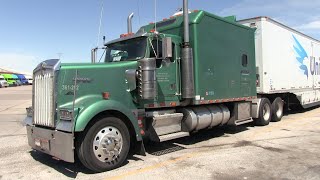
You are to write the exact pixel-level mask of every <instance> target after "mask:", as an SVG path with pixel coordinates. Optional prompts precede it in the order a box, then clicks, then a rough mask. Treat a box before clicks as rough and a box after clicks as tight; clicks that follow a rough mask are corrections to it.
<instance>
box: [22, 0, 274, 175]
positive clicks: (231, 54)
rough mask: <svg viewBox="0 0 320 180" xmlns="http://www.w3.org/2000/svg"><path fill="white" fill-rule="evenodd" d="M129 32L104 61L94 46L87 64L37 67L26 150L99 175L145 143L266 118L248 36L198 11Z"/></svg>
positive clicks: (111, 46)
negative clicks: (258, 95) (30, 148)
mask: <svg viewBox="0 0 320 180" xmlns="http://www.w3.org/2000/svg"><path fill="white" fill-rule="evenodd" d="M186 9H188V8H187V1H186V0H184V12H187V11H186ZM131 17H132V16H130V17H129V18H128V22H129V23H128V27H131ZM189 18H190V20H189ZM156 27H157V29H156ZM130 29H131V28H128V33H127V34H125V35H121V37H120V38H119V39H116V40H113V41H110V42H108V43H106V44H105V47H103V49H104V50H105V58H104V63H97V62H95V59H96V49H93V50H92V63H60V61H59V60H56V59H51V60H46V61H44V62H42V63H40V64H39V65H38V66H37V67H36V68H35V70H34V71H33V77H34V83H33V103H32V107H30V108H27V112H28V116H27V118H26V120H25V121H26V124H27V126H26V127H27V134H28V142H29V145H30V146H31V147H32V148H33V149H35V150H38V151H41V152H44V153H47V154H50V155H52V156H54V157H56V158H58V159H61V160H64V161H67V162H74V161H75V156H77V157H78V159H79V160H80V161H81V163H82V164H83V165H84V166H86V167H87V168H89V169H91V170H93V171H95V172H101V171H106V170H110V169H114V168H117V167H119V166H120V165H121V164H122V163H123V162H124V161H125V160H126V158H127V155H128V152H129V150H131V151H134V152H135V153H138V154H141V155H144V154H145V149H144V144H143V139H149V140H151V141H157V142H162V141H167V140H171V139H175V138H180V137H184V136H189V135H190V134H191V133H194V132H198V131H199V130H202V129H211V128H212V127H214V126H222V125H240V124H244V123H248V122H252V121H253V120H255V122H256V124H258V125H267V124H268V123H269V121H270V120H271V105H270V102H269V100H268V99H263V98H262V99H260V98H257V97H256V84H255V82H256V77H255V76H256V72H255V59H254V58H255V52H254V29H252V28H249V27H246V26H243V25H240V24H237V23H236V22H235V21H234V20H232V18H230V17H228V18H222V17H218V16H215V15H213V14H210V13H208V12H205V11H194V12H191V13H190V14H189V13H184V15H183V16H181V15H178V16H174V17H171V18H170V19H167V20H163V21H161V22H158V23H157V25H155V24H149V25H146V26H143V27H141V28H140V29H139V31H138V32H137V33H136V34H133V33H132V32H131V30H130Z"/></svg>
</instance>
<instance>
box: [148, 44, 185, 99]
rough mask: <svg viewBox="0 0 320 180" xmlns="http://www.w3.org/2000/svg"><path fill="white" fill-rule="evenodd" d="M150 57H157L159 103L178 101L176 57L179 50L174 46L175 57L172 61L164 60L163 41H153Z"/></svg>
mask: <svg viewBox="0 0 320 180" xmlns="http://www.w3.org/2000/svg"><path fill="white" fill-rule="evenodd" d="M149 51H150V57H156V64H157V69H156V78H157V84H158V86H157V88H158V99H157V101H158V102H159V103H161V102H166V101H177V100H178V98H177V96H176V92H177V89H178V88H179V87H177V83H178V82H177V77H176V76H177V64H176V63H177V62H176V58H177V57H176V55H177V54H178V52H177V51H178V48H176V45H175V44H174V43H173V44H172V52H173V57H172V58H170V59H162V58H161V57H162V42H161V40H153V41H152V46H150V50H149Z"/></svg>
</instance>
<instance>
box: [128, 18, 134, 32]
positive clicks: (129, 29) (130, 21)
mask: <svg viewBox="0 0 320 180" xmlns="http://www.w3.org/2000/svg"><path fill="white" fill-rule="evenodd" d="M133 15H134V13H131V14H130V15H129V16H128V19H127V28H128V34H131V33H132V18H133Z"/></svg>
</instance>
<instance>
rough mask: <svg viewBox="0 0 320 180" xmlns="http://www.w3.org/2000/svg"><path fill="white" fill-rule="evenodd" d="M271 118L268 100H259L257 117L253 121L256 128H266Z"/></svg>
mask: <svg viewBox="0 0 320 180" xmlns="http://www.w3.org/2000/svg"><path fill="white" fill-rule="evenodd" d="M271 116H272V108H271V103H270V101H269V99H267V98H261V101H260V107H259V117H258V118H257V119H255V124H256V125H258V126H266V125H268V124H269V122H270V120H271Z"/></svg>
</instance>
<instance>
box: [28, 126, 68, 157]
mask: <svg viewBox="0 0 320 180" xmlns="http://www.w3.org/2000/svg"><path fill="white" fill-rule="evenodd" d="M26 127H27V135H28V143H29V145H30V146H31V147H32V149H35V150H38V151H41V152H43V153H46V154H49V155H51V156H54V157H56V158H58V159H61V160H64V161H66V162H74V144H73V140H74V138H73V135H72V134H71V133H65V132H61V131H57V130H49V129H45V128H39V127H35V126H30V125H28V124H27V125H26Z"/></svg>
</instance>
